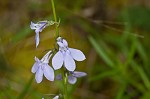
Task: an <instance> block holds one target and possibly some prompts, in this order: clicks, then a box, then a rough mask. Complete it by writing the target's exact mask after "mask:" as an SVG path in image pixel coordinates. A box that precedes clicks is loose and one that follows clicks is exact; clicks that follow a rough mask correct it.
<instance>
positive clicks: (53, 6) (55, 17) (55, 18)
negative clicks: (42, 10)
mask: <svg viewBox="0 0 150 99" xmlns="http://www.w3.org/2000/svg"><path fill="white" fill-rule="evenodd" d="M51 4H52V10H53V15H54V21H55V22H57V16H56V10H55V4H54V0H51ZM58 26H59V25H58V24H55V30H56V33H55V38H57V37H58V36H59V30H58Z"/></svg>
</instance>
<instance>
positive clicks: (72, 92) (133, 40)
mask: <svg viewBox="0 0 150 99" xmlns="http://www.w3.org/2000/svg"><path fill="white" fill-rule="evenodd" d="M54 1H55V5H56V11H57V17H58V18H60V19H61V23H60V28H59V29H60V30H59V31H60V35H61V36H63V37H64V38H65V39H66V40H67V41H68V42H69V46H70V47H72V48H77V49H80V50H82V51H83V52H84V53H85V55H86V60H85V61H83V62H76V64H77V70H78V71H84V72H86V73H87V74H88V75H87V76H86V77H83V78H80V79H78V82H77V83H76V84H75V85H69V86H68V91H69V96H70V99H150V46H149V43H150V39H149V37H150V34H149V32H150V1H149V0H73V1H71V0H54ZM40 20H53V14H52V8H51V2H50V0H0V99H41V98H42V96H44V97H45V99H51V98H52V97H53V95H52V96H51V95H46V94H60V93H61V91H62V88H63V86H62V84H61V83H60V82H58V81H55V82H49V81H48V80H46V79H45V78H44V80H43V82H42V83H40V84H37V83H36V82H35V79H34V74H32V73H31V67H32V65H33V64H34V56H37V57H39V58H40V57H42V56H43V55H44V54H45V53H46V52H45V50H48V49H51V48H53V47H54V44H55V40H54V33H55V27H54V26H50V27H48V28H46V29H44V30H43V31H42V33H40V39H41V42H40V45H39V47H38V48H37V49H36V48H35V40H34V38H35V33H34V31H33V30H31V29H30V22H31V21H33V22H38V21H40ZM50 65H51V63H50Z"/></svg>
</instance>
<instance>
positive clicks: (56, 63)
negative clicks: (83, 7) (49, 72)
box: [52, 37, 86, 71]
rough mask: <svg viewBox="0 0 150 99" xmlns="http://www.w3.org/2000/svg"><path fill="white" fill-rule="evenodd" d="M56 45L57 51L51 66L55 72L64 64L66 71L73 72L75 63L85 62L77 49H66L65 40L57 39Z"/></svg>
mask: <svg viewBox="0 0 150 99" xmlns="http://www.w3.org/2000/svg"><path fill="white" fill-rule="evenodd" d="M57 44H58V46H59V51H58V52H57V53H56V54H55V56H54V57H53V59H52V65H53V67H54V69H55V70H57V69H60V68H61V67H62V65H63V63H64V66H65V68H66V69H67V70H68V71H74V70H75V68H76V64H75V61H74V60H76V61H83V60H85V59H86V58H85V55H84V54H83V53H82V52H81V51H80V50H78V49H73V48H69V47H68V43H67V41H66V40H65V39H63V38H61V37H58V38H57Z"/></svg>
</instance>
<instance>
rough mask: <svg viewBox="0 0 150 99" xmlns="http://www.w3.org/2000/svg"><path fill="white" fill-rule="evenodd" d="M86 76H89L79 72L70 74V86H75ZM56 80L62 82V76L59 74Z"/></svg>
mask: <svg viewBox="0 0 150 99" xmlns="http://www.w3.org/2000/svg"><path fill="white" fill-rule="evenodd" d="M86 75H87V74H86V73H85V72H79V71H74V72H69V76H68V82H69V83H70V84H75V83H76V82H77V78H80V77H84V76H86ZM56 79H57V80H62V75H61V74H58V75H57V76H56Z"/></svg>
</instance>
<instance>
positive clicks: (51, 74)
mask: <svg viewBox="0 0 150 99" xmlns="http://www.w3.org/2000/svg"><path fill="white" fill-rule="evenodd" d="M43 72H44V76H45V77H46V78H47V79H48V80H50V81H54V70H53V69H52V68H51V67H50V66H49V65H48V64H46V65H44V66H43Z"/></svg>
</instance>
